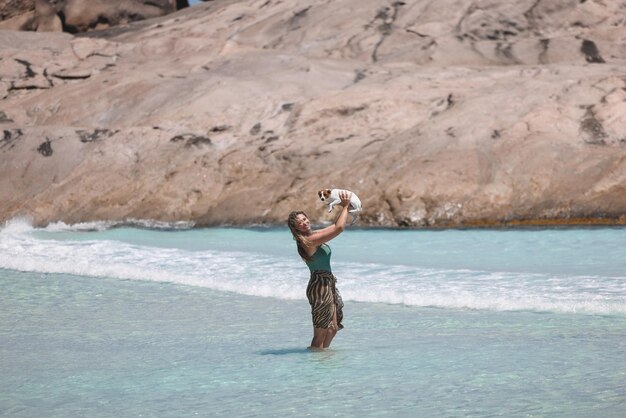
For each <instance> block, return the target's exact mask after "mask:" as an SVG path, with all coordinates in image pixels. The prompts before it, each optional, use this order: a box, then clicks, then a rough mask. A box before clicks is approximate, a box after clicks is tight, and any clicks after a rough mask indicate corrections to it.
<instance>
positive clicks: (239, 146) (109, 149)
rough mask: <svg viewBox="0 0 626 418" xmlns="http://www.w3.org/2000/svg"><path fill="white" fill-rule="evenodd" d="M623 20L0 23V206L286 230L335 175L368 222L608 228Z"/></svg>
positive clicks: (625, 124) (276, 15) (340, 11)
mask: <svg viewBox="0 0 626 418" xmlns="http://www.w3.org/2000/svg"><path fill="white" fill-rule="evenodd" d="M625 12H626V4H624V3H623V2H607V1H600V0H596V1H594V0H588V1H585V2H580V1H578V0H571V1H569V0H561V1H548V0H545V1H542V0H540V1H537V0H532V1H531V0H519V1H515V2H513V1H506V2H503V1H496V0H492V1H487V0H483V1H469V0H439V1H434V0H429V1H427V0H423V1H412V2H411V1H402V2H401V1H396V2H380V1H370V0H344V1H339V2H338V1H335V2H311V1H298V0H294V1H283V2H279V1H274V0H262V1H251V0H241V1H219V0H218V1H213V2H209V3H206V4H202V5H198V6H194V7H192V8H189V9H185V10H182V11H179V12H177V13H174V14H171V15H168V16H165V17H160V18H157V19H153V20H148V21H143V22H137V23H134V24H130V25H125V26H120V27H116V28H111V29H108V30H105V31H96V32H91V33H90V34H89V35H88V36H86V37H74V36H71V35H67V34H55V35H53V36H52V35H51V34H46V35H42V34H38V33H17V32H8V31H3V32H0V58H1V61H0V97H2V96H3V95H4V96H6V97H5V98H4V99H2V100H1V101H0V112H1V113H0V130H2V131H3V133H2V134H0V196H1V197H2V199H1V201H0V216H1V218H2V219H4V220H6V219H9V218H11V217H15V216H27V217H30V218H32V219H33V220H34V222H36V223H38V224H45V223H47V222H50V221H55V220H62V221H65V222H80V221H87V220H104V219H107V220H123V219H128V218H140V219H158V220H163V221H175V220H192V221H195V222H197V223H198V224H200V225H204V224H221V223H235V224H248V223H259V222H261V223H281V224H282V223H283V222H284V219H285V217H286V215H287V213H288V212H289V211H290V210H293V209H304V210H306V211H308V212H310V215H311V216H312V217H314V218H315V219H331V218H332V216H328V215H325V214H324V212H325V211H324V209H323V206H322V203H321V202H319V201H318V200H317V197H316V191H317V190H318V189H320V188H323V187H343V188H349V189H352V190H354V191H356V192H357V193H358V194H359V196H360V197H361V200H362V201H363V206H364V213H363V216H362V217H361V224H362V225H382V226H450V225H498V224H507V223H508V224H517V223H522V224H523V223H577V222H584V223H593V222H598V221H602V222H612V223H619V222H622V223H623V222H626V218H625V217H624V214H626V112H625V110H626V67H625V66H624V64H626V13H625ZM3 89H4V90H3ZM3 91H4V92H5V93H3Z"/></svg>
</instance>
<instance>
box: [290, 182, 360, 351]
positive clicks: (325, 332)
mask: <svg viewBox="0 0 626 418" xmlns="http://www.w3.org/2000/svg"><path fill="white" fill-rule="evenodd" d="M350 196H351V193H348V192H341V193H339V198H340V199H341V203H340V204H341V213H340V214H339V216H338V217H337V219H336V220H335V223H334V224H333V225H331V226H329V227H326V228H324V229H318V230H316V231H313V230H311V222H310V221H309V218H308V217H307V216H306V214H305V213H304V212H302V211H294V212H291V213H290V214H289V218H288V219H287V225H289V229H290V230H291V234H292V235H293V239H294V240H295V241H296V245H297V248H298V254H300V257H302V259H303V260H304V262H305V263H306V264H307V266H309V270H310V271H311V279H310V280H309V284H308V286H307V288H306V296H307V299H308V300H309V303H310V304H311V314H312V316H313V341H311V349H314V350H319V349H323V348H328V347H329V346H330V343H331V341H332V340H333V338H334V337H335V335H336V334H337V331H339V330H340V329H341V328H343V325H341V321H342V319H343V312H342V309H343V302H342V300H341V296H340V295H339V291H338V290H337V288H336V279H335V276H333V273H332V272H331V269H330V254H331V251H330V247H329V246H328V244H326V242H328V241H330V240H331V239H333V238H335V237H336V236H337V235H339V234H341V232H342V231H343V230H344V228H345V225H346V219H347V218H348V206H349V205H350Z"/></svg>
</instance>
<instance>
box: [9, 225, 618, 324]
mask: <svg viewBox="0 0 626 418" xmlns="http://www.w3.org/2000/svg"><path fill="white" fill-rule="evenodd" d="M100 226H101V225H100V224H99V223H96V225H83V226H79V227H78V228H83V227H84V228H87V229H89V230H93V228H94V227H100ZM49 228H53V229H48V228H46V230H47V231H57V230H64V229H63V228H64V226H63V225H60V224H59V225H54V226H52V227H49ZM54 228H58V229H54ZM70 228H71V230H76V231H81V230H83V229H73V228H77V227H76V226H71V227H70ZM34 231H37V230H36V229H33V228H32V227H31V226H30V225H29V224H28V222H26V221H24V220H16V221H12V222H10V223H7V224H6V225H5V227H4V228H3V229H2V230H0V268H4V269H12V270H18V271H29V272H40V273H63V274H73V275H79V276H87V277H111V278H117V279H127V280H150V281H160V282H172V283H179V284H184V285H191V286H201V287H208V288H211V289H216V290H220V291H229V292H236V293H240V294H246V295H254V296H267V297H276V298H281V299H304V298H305V296H304V290H305V288H306V284H307V281H308V274H307V269H306V267H305V266H304V265H303V264H302V263H301V262H300V261H299V260H298V259H297V258H296V257H293V258H290V259H288V260H285V259H284V258H283V257H280V256H272V255H263V254H259V253H240V252H225V251H213V250H201V251H190V250H184V249H180V248H162V247H159V248H156V247H145V246H140V245H131V244H128V243H124V242H119V241H112V240H103V239H99V240H91V241H84V240H83V241H67V240H65V241H64V240H56V239H39V238H37V236H36V234H33V233H32V232H34ZM181 233H184V232H181ZM52 235H54V234H52ZM335 273H336V275H337V277H338V279H339V288H340V290H341V292H342V295H343V298H344V300H346V301H358V302H373V303H389V304H405V305H411V306H423V307H440V308H463V309H487V310H497V311H510V310H532V311H551V312H568V313H569V312H571V313H590V314H620V315H621V314H626V278H623V277H596V276H578V277H564V276H563V277H560V276H551V275H546V274H528V273H496V272H481V271H471V270H443V269H424V268H416V267H411V266H398V265H391V266H389V265H380V264H364V263H337V264H335Z"/></svg>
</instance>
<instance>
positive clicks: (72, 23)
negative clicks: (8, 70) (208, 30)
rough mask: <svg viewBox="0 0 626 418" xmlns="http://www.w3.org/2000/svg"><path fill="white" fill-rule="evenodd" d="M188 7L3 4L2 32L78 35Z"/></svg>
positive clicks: (112, 1) (105, 0)
mask: <svg viewBox="0 0 626 418" xmlns="http://www.w3.org/2000/svg"><path fill="white" fill-rule="evenodd" d="M185 7H189V3H188V1H187V0H0V30H1V29H5V30H25V31H38V32H60V31H65V32H70V33H78V32H86V31H89V30H94V29H104V28H109V27H111V26H116V25H120V24H127V23H129V22H134V21H138V20H144V19H149V18H152V17H156V16H163V15H166V14H168V13H172V12H174V11H176V10H180V9H182V8H185Z"/></svg>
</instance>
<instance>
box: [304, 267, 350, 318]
mask: <svg viewBox="0 0 626 418" xmlns="http://www.w3.org/2000/svg"><path fill="white" fill-rule="evenodd" d="M336 283H337V279H335V276H333V274H332V273H331V272H330V271H325V270H315V271H314V272H312V273H311V279H310V280H309V285H308V286H307V288H306V297H307V299H308V300H309V303H310V304H311V314H312V316H313V326H314V327H315V328H329V327H330V326H331V325H332V321H333V313H335V312H337V326H338V329H342V328H343V325H341V321H342V320H343V301H342V300H341V295H340V294H339V291H338V290H337V287H336V286H335V284H336Z"/></svg>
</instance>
